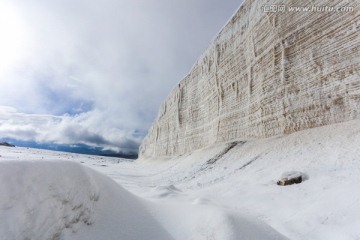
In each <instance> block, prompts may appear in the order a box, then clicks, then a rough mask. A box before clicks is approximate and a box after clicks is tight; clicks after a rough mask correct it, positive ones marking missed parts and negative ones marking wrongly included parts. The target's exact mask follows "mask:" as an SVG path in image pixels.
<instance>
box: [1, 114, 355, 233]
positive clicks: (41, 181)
mask: <svg viewBox="0 0 360 240" xmlns="http://www.w3.org/2000/svg"><path fill="white" fill-rule="evenodd" d="M229 145H230V143H229V144H226V143H224V144H222V145H217V146H212V147H209V148H206V149H200V150H198V151H196V152H194V153H192V154H189V155H183V156H181V157H178V158H174V159H166V161H165V159H152V160H150V161H142V162H141V161H127V160H122V159H116V158H106V157H96V156H86V155H77V154H68V153H59V152H51V151H43V150H36V149H25V148H5V147H0V155H1V157H0V178H1V179H0V219H1V221H0V236H1V237H0V239H6V240H7V239H11V240H12V239H89V240H92V239H109V240H111V239H156V240H157V239H179V240H183V239H186V240H187V239H200V240H201V239H221V240H223V239H224V240H226V239H299V240H300V239H326V240H329V239H330V240H331V239H360V229H359V227H358V226H360V161H359V159H360V148H359V146H360V121H359V120H354V121H350V122H346V123H341V124H335V125H331V126H325V127H320V128H314V129H308V130H305V131H301V132H297V133H293V134H290V135H287V136H282V137H274V138H268V139H262V140H251V141H246V142H237V143H236V144H233V145H234V146H233V147H232V148H229ZM226 149H228V150H226ZM225 150H226V151H225ZM156 160H157V161H156ZM90 168H92V169H90ZM93 169H95V171H94V170H93ZM99 172H101V173H103V174H101V173H99ZM297 172H301V173H302V174H304V176H306V177H305V181H304V182H302V183H301V184H296V185H290V186H278V185H276V181H277V180H279V179H280V178H281V177H282V176H285V175H289V174H294V173H297ZM104 175H107V176H104Z"/></svg>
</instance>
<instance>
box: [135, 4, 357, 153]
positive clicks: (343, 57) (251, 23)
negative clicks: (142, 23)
mask: <svg viewBox="0 0 360 240" xmlns="http://www.w3.org/2000/svg"><path fill="white" fill-rule="evenodd" d="M265 5H272V6H275V5H276V6H284V7H285V11H284V12H279V11H277V12H274V11H268V10H266V9H265V8H266V7H268V6H266V7H265V8H264V6H265ZM297 6H300V7H309V8H310V10H309V11H305V10H302V11H291V9H290V7H297ZM326 6H327V7H334V9H337V7H351V8H352V9H353V10H352V11H347V12H342V11H321V9H314V7H326ZM264 9H265V11H264ZM359 117H360V2H359V1H353V0H335V1H328V0H318V1H312V0H306V1H296V0H289V1H281V0H273V1H260V0H258V1H257V0H246V1H245V2H244V4H243V5H242V6H241V7H240V9H239V10H238V11H237V12H236V13H235V15H234V16H233V17H232V18H231V19H230V21H229V22H228V23H227V24H226V25H225V27H224V28H223V29H222V30H221V31H220V33H219V34H218V35H217V37H216V38H215V39H214V41H213V42H212V44H211V45H210V46H209V47H208V49H207V50H206V51H205V52H204V53H203V55H202V56H201V57H200V58H199V60H198V61H197V62H196V64H195V65H194V66H193V68H192V70H191V72H190V73H189V74H188V75H187V76H186V77H185V78H184V79H182V80H181V82H180V83H179V84H178V86H177V87H176V88H175V89H174V90H173V91H172V92H171V93H170V95H169V97H168V98H167V99H166V101H165V102H164V103H163V105H162V106H161V109H160V112H159V115H158V117H157V119H156V120H155V122H154V123H153V125H152V127H151V128H150V130H149V133H148V135H147V136H146V138H145V139H144V141H143V143H142V145H141V147H140V157H141V158H150V157H158V156H176V155H181V154H184V153H187V152H191V151H193V150H196V149H199V148H202V147H205V146H208V145H210V144H213V143H216V142H226V141H232V140H244V139H249V138H265V137H270V136H275V135H283V134H289V133H292V132H295V131H299V130H303V129H307V128H313V127H318V126H323V125H328V124H333V123H337V122H343V121H348V120H351V119H355V118H359Z"/></svg>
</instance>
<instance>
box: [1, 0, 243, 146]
mask: <svg viewBox="0 0 360 240" xmlns="http://www.w3.org/2000/svg"><path fill="white" fill-rule="evenodd" d="M241 2H242V0H226V1H220V0H101V1H100V0H72V1H70V0H52V1H46V0H37V1H25V0H2V1H1V2H0V31H1V35H2V37H1V38H0V53H1V54H0V86H1V88H0V138H11V139H16V140H20V141H32V142H37V143H41V144H44V143H49V144H50V143H51V144H60V145H61V144H64V145H69V144H85V145H88V146H91V147H99V148H103V149H106V150H114V151H123V152H124V151H125V152H126V151H137V148H138V146H139V144H140V143H141V141H142V139H143V137H144V135H145V134H146V131H147V129H148V128H149V127H150V125H151V123H152V121H153V120H154V118H155V117H156V115H157V112H158V107H159V105H160V104H161V102H162V101H164V99H165V98H166V96H167V95H168V93H169V92H170V90H171V89H172V88H173V87H174V86H175V85H176V84H177V83H178V82H179V81H180V80H181V78H182V77H183V76H185V75H186V74H187V73H188V72H189V71H190V69H191V67H192V65H193V64H194V63H195V61H196V60H197V58H198V57H199V56H200V54H201V53H202V52H203V51H204V50H205V49H206V47H207V46H208V44H209V43H210V41H211V40H212V39H213V38H214V37H215V35H216V33H217V32H218V31H219V30H220V29H221V27H222V26H223V25H224V24H225V23H226V21H227V20H228V19H229V18H230V17H231V16H232V15H233V14H234V13H235V11H236V10H237V9H238V7H239V6H240V4H241Z"/></svg>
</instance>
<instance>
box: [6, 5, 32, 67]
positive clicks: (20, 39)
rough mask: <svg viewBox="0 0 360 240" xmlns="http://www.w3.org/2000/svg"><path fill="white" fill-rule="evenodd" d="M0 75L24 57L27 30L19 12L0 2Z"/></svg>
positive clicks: (11, 6) (27, 39)
mask: <svg viewBox="0 0 360 240" xmlns="http://www.w3.org/2000/svg"><path fill="white" fill-rule="evenodd" d="M0 35H1V37H0V73H1V72H3V71H6V70H8V68H11V67H12V66H13V65H14V64H16V62H17V61H19V60H21V58H22V57H23V56H24V55H25V50H26V49H25V48H26V46H27V45H28V43H29V40H30V37H29V30H28V28H27V26H26V23H25V21H24V19H23V18H22V17H21V14H20V12H19V10H18V9H17V8H16V7H15V6H13V5H11V4H10V3H9V2H7V1H1V2H0Z"/></svg>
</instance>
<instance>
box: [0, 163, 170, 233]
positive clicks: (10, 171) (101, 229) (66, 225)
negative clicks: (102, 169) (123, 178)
mask: <svg viewBox="0 0 360 240" xmlns="http://www.w3.org/2000/svg"><path fill="white" fill-rule="evenodd" d="M0 193H1V194H0V208H1V209H0V210H1V211H0V219H1V221H0V236H1V239H3V240H14V239H27V240H30V239H33V240H35V239H36V240H41V239H88V240H89V239H107V240H110V239H171V237H170V235H169V234H168V233H167V232H166V231H165V230H164V229H163V228H162V227H161V226H160V225H159V224H158V223H157V221H156V220H155V219H154V218H153V217H152V216H151V215H150V213H149V212H148V210H147V209H146V207H145V205H144V204H143V203H142V202H141V200H139V199H138V198H137V197H135V196H133V195H132V194H131V193H129V192H127V191H126V190H124V189H123V188H122V187H121V186H120V185H118V184H116V183H115V182H114V181H112V180H111V179H109V178H108V177H106V176H103V175H102V174H100V173H97V172H95V171H94V170H92V169H89V168H87V167H83V166H81V165H80V164H78V163H74V162H69V161H0Z"/></svg>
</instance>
